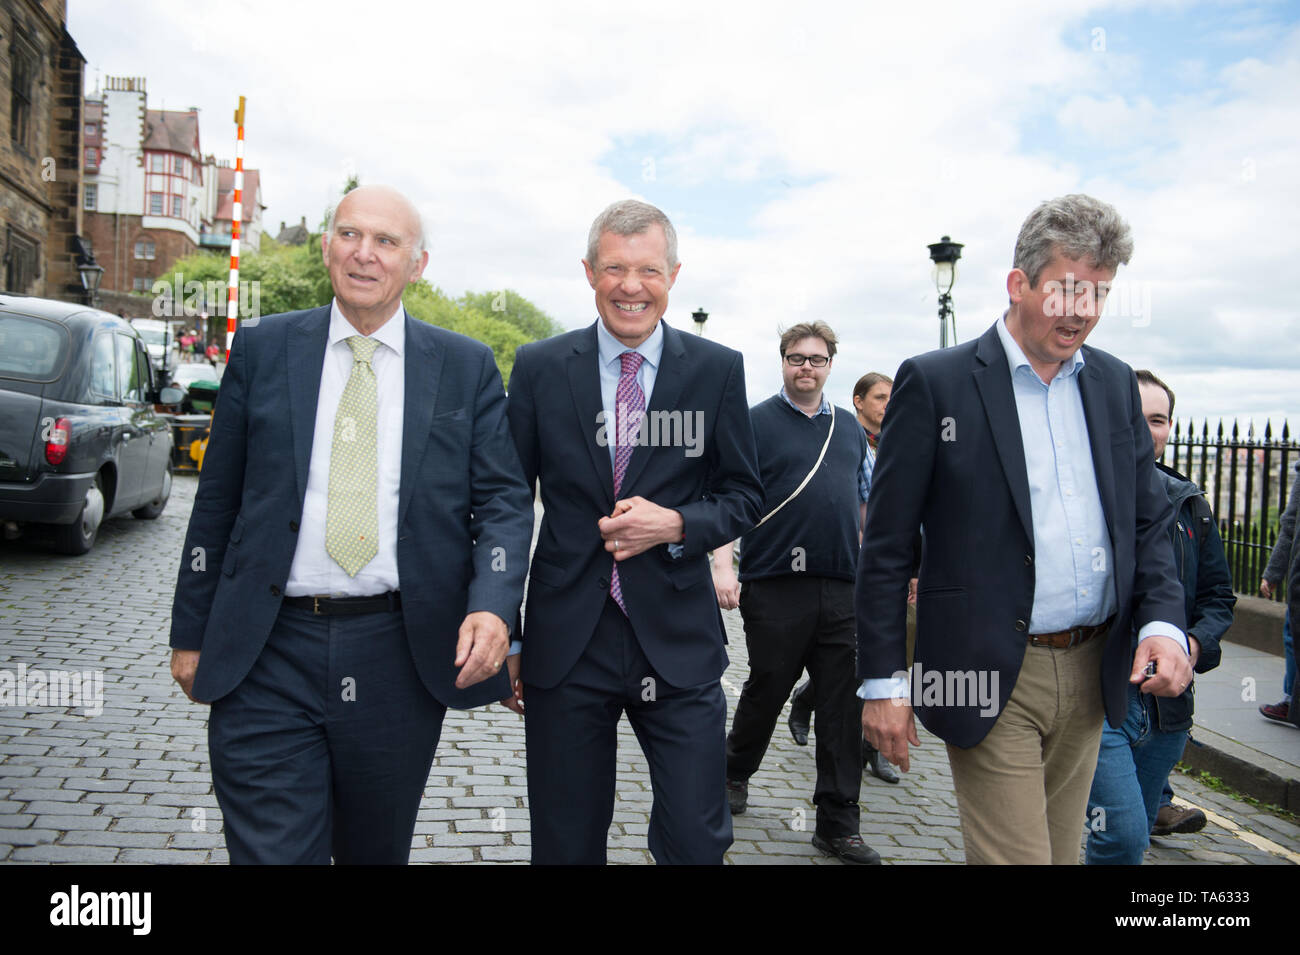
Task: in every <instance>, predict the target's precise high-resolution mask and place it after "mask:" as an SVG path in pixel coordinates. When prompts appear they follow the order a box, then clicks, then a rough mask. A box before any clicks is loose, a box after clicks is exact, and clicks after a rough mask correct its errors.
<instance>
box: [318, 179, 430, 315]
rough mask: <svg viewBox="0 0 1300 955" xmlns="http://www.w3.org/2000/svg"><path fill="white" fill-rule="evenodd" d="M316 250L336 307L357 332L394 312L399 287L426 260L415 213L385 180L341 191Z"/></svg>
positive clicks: (416, 273)
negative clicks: (319, 245) (344, 192)
mask: <svg viewBox="0 0 1300 955" xmlns="http://www.w3.org/2000/svg"><path fill="white" fill-rule="evenodd" d="M321 253H322V255H323V256H324V258H325V267H326V268H327V269H328V270H329V274H330V284H331V285H333V287H334V299H335V301H336V302H338V305H339V310H340V311H341V312H342V313H343V316H344V317H345V318H346V319H347V320H348V321H349V322H351V323H352V325H353V327H355V328H356V329H357V330H358V331H360V332H361V334H363V335H369V334H371V333H372V332H373V331H375V329H377V328H379V327H380V326H381V325H383V324H384V323H385V322H387V321H388V320H389V319H391V318H392V317H393V316H394V315H395V314H398V313H399V312H400V309H401V304H402V293H403V291H405V289H406V286H408V285H410V284H411V283H412V282H418V281H419V280H420V275H421V274H422V273H423V272H424V267H425V266H426V265H427V264H428V262H429V253H428V252H426V251H424V230H423V228H422V227H421V225H420V213H419V212H418V211H416V208H415V206H413V205H412V204H411V201H410V200H409V199H407V198H406V197H405V196H404V195H402V194H401V193H400V192H398V191H397V190H396V189H392V188H390V187H388V186H362V187H360V188H357V189H353V190H352V191H351V192H349V193H348V194H347V195H346V196H344V197H343V199H342V201H340V202H339V204H338V208H337V209H335V210H334V212H333V214H332V215H331V216H330V221H329V228H328V229H327V230H326V232H325V234H324V235H323V236H321Z"/></svg>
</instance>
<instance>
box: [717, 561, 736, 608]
mask: <svg viewBox="0 0 1300 955" xmlns="http://www.w3.org/2000/svg"><path fill="white" fill-rule="evenodd" d="M713 590H714V592H715V593H716V594H717V595H718V606H719V607H721V608H722V609H723V610H735V609H736V608H737V607H739V606H740V583H739V581H737V580H736V572H735V571H734V570H732V569H731V568H730V567H719V566H717V565H716V564H715V565H714V566H713Z"/></svg>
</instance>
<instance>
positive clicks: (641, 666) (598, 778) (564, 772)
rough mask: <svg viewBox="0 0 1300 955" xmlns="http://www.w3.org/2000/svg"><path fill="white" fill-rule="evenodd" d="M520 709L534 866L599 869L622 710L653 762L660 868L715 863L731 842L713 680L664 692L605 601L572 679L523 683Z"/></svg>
mask: <svg viewBox="0 0 1300 955" xmlns="http://www.w3.org/2000/svg"><path fill="white" fill-rule="evenodd" d="M530 639H534V640H535V639H538V637H531V638H530ZM526 679H527V671H525V680H526ZM524 706H525V708H526V709H527V714H526V716H525V720H524V726H525V732H526V736H527V744H528V811H529V817H530V820H531V827H532V861H533V863H534V864H535V865H575V864H576V865H601V864H603V863H604V862H605V858H606V856H605V844H606V838H607V835H608V832H609V825H610V822H611V821H612V820H613V817H614V783H615V774H616V773H615V761H616V757H617V750H618V741H617V731H618V721H619V718H620V716H621V715H622V714H623V713H624V712H626V713H627V718H628V722H629V723H631V724H632V729H633V731H634V732H635V733H636V736H637V739H638V740H639V741H640V743H641V750H642V752H644V753H645V756H646V760H647V761H648V762H649V764H650V783H651V785H652V786H653V788H654V802H653V805H652V807H651V811H650V831H649V844H650V852H651V854H652V855H653V856H654V859H655V861H656V862H658V863H659V864H661V865H663V864H696V865H701V864H704V865H720V864H721V863H722V856H723V853H724V852H726V851H727V849H728V847H730V845H731V838H732V836H731V814H730V812H729V811H728V809H727V795H726V780H725V777H724V770H725V756H724V752H723V734H724V732H725V731H726V728H727V705H726V700H725V698H724V697H723V695H722V684H721V682H720V681H718V680H714V681H712V682H710V683H705V684H703V685H701V686H695V687H674V686H670V685H669V684H668V683H666V682H665V681H664V680H663V679H661V678H660V677H659V675H658V674H657V673H656V672H655V671H654V670H653V669H652V668H651V666H650V662H649V661H648V660H647V659H646V656H645V654H644V653H643V652H642V651H641V646H640V644H638V643H637V639H636V634H635V633H634V632H633V630H632V626H631V624H629V623H628V619H627V617H625V616H624V615H623V612H622V611H621V610H619V608H618V604H616V603H614V601H613V600H612V599H608V600H606V601H605V607H604V610H603V611H602V612H601V615H600V620H599V621H598V622H597V624H596V632H595V633H594V634H593V635H592V638H591V642H590V643H589V644H588V645H587V648H586V650H584V651H583V654H582V656H581V657H579V658H578V662H577V663H576V664H574V667H573V670H572V671H571V672H570V673H569V674H568V675H567V676H566V677H565V678H564V680H563V681H562V682H561V683H560V684H559V685H558V686H555V687H552V688H550V689H541V688H539V687H535V686H529V685H528V684H527V683H525V685H524Z"/></svg>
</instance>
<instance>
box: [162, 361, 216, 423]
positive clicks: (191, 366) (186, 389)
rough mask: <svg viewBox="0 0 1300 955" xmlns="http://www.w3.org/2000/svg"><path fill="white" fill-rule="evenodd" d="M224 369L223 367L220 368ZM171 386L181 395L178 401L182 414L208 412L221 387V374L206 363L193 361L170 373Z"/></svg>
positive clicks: (214, 403) (213, 404) (214, 402)
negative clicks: (178, 390)
mask: <svg viewBox="0 0 1300 955" xmlns="http://www.w3.org/2000/svg"><path fill="white" fill-rule="evenodd" d="M222 367H223V369H224V367H225V366H224V365H223V366H222ZM171 379H172V380H171V386H172V387H173V388H178V389H180V391H181V392H182V393H183V397H182V398H181V399H180V404H181V413H182V414H196V413H206V412H210V411H211V410H212V409H213V407H214V406H215V405H216V403H217V389H218V388H220V387H221V374H220V373H219V372H218V371H217V369H216V368H214V367H213V366H212V365H210V364H208V363H207V362H206V361H193V362H189V363H188V364H184V365H179V366H177V368H176V369H175V370H174V371H173V372H172V376H171Z"/></svg>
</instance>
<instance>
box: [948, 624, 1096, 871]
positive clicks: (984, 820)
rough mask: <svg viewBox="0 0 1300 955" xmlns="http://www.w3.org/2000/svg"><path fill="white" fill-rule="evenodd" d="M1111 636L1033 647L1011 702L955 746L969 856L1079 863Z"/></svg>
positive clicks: (951, 758)
mask: <svg viewBox="0 0 1300 955" xmlns="http://www.w3.org/2000/svg"><path fill="white" fill-rule="evenodd" d="M1105 644H1106V637H1105V636H1100V637H1094V638H1093V639H1091V640H1088V641H1086V642H1084V643H1082V644H1080V645H1078V646H1076V647H1070V648H1068V649H1064V650H1053V649H1051V648H1048V647H1034V646H1030V647H1027V648H1026V650H1025V660H1024V663H1023V664H1022V666H1021V668H1020V675H1019V677H1018V678H1017V679H1016V685H1015V688H1014V689H1013V690H1012V691H1011V698H1010V699H1009V700H1008V701H1007V706H1006V708H1005V709H1004V710H1003V711H1002V712H1001V714H999V716H998V720H997V723H996V724H994V726H993V729H992V730H991V731H990V732H989V734H988V736H986V737H984V739H983V740H981V741H980V742H979V743H978V744H977V745H975V746H973V747H971V748H970V749H959V748H958V747H956V746H952V745H949V746H948V762H949V764H950V765H951V767H952V781H953V787H954V789H955V790H956V792H957V809H958V812H959V813H960V815H961V833H962V840H963V842H964V843H965V848H966V862H967V863H968V864H970V865H988V864H999V865H1003V864H1013V865H1047V864H1049V863H1050V864H1052V865H1077V864H1078V862H1079V845H1080V841H1081V839H1082V835H1083V825H1084V821H1085V818H1084V817H1085V815H1086V812H1087V808H1088V790H1089V787H1090V786H1091V785H1092V774H1093V771H1094V770H1095V769H1096V767H1097V750H1098V747H1099V745H1100V742H1101V728H1102V723H1103V721H1104V720H1105V718H1106V714H1105V708H1104V706H1103V704H1102V699H1101V657H1102V650H1103V649H1104V647H1105Z"/></svg>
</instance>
